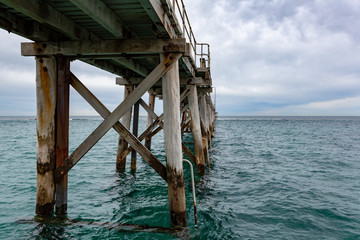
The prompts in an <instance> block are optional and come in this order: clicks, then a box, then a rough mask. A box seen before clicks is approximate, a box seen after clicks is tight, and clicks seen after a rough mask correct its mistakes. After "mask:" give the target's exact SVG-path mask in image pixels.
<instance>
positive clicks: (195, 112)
mask: <svg viewBox="0 0 360 240" xmlns="http://www.w3.org/2000/svg"><path fill="white" fill-rule="evenodd" d="M189 89H190V93H189V96H188V102H189V109H190V117H191V130H192V135H193V139H194V147H195V156H196V167H197V171H198V173H199V174H200V175H204V173H205V157H204V151H203V145H202V135H201V127H200V114H199V104H198V96H197V89H196V86H195V85H190V86H189Z"/></svg>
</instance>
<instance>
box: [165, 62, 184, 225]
mask: <svg viewBox="0 0 360 240" xmlns="http://www.w3.org/2000/svg"><path fill="white" fill-rule="evenodd" d="M162 89H163V90H162V92H163V108H164V138H165V151H166V171H167V180H168V194H169V208H170V223H171V226H172V227H185V226H186V204H185V203H186V202H185V186H184V173H183V160H182V159H183V156H182V145H181V129H180V79H179V63H178V62H176V63H175V64H174V65H173V67H172V68H171V69H169V71H168V72H167V73H165V74H164V76H163V78H162Z"/></svg>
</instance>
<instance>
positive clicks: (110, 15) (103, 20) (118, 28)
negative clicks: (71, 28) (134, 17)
mask: <svg viewBox="0 0 360 240" xmlns="http://www.w3.org/2000/svg"><path fill="white" fill-rule="evenodd" d="M70 2H72V3H73V4H75V5H76V6H77V7H78V8H80V9H81V10H82V11H84V12H85V13H87V14H88V15H89V16H91V17H92V18H94V19H95V20H96V21H97V22H98V23H100V24H101V25H102V26H103V27H104V28H105V29H106V30H108V31H109V32H111V33H112V34H113V35H114V36H115V37H116V38H126V37H127V36H128V35H129V31H128V29H126V27H125V25H124V24H123V23H122V21H121V19H120V17H119V16H118V15H117V14H116V13H115V12H114V11H113V10H111V9H109V8H108V7H107V6H106V5H105V3H104V2H103V1H98V0H70Z"/></svg>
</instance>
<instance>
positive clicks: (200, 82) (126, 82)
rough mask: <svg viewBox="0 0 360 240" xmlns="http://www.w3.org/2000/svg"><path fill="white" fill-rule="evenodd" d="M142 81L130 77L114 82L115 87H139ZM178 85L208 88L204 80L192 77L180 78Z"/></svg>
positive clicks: (120, 78) (158, 84) (159, 83)
mask: <svg viewBox="0 0 360 240" xmlns="http://www.w3.org/2000/svg"><path fill="white" fill-rule="evenodd" d="M143 80H144V78H135V77H132V78H129V79H125V78H122V77H117V78H116V80H115V81H116V84H117V85H139V84H140V83H141V82H142V81H143ZM180 85H197V86H209V85H210V84H208V83H207V82H206V80H204V79H202V78H201V77H194V78H181V79H180ZM154 86H156V87H158V86H161V81H158V82H157V83H155V85H154Z"/></svg>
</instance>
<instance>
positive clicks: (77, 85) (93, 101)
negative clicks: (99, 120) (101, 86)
mask: <svg viewBox="0 0 360 240" xmlns="http://www.w3.org/2000/svg"><path fill="white" fill-rule="evenodd" d="M70 84H71V85H72V86H73V88H74V89H75V90H76V91H77V92H78V93H79V94H80V95H81V96H82V97H83V98H84V99H85V100H86V101H88V103H89V104H90V105H91V106H92V107H93V108H94V109H95V110H96V111H97V112H98V113H99V114H100V115H101V116H102V117H104V118H106V117H107V116H109V115H110V114H111V113H110V111H109V110H108V109H107V108H106V107H105V106H104V105H103V104H102V103H101V102H100V101H99V100H98V99H97V98H96V97H95V96H94V95H93V94H92V93H91V92H90V91H89V90H88V89H87V88H86V87H85V86H84V85H83V84H82V83H81V82H80V80H79V79H77V78H76V77H75V76H74V75H73V74H72V76H71V79H70ZM113 128H114V129H115V130H116V131H117V132H118V133H119V134H121V135H122V136H123V137H124V138H125V140H126V141H127V142H128V143H130V144H131V145H132V146H134V148H135V149H136V151H137V152H139V154H140V155H141V156H142V157H143V158H144V160H145V161H146V162H147V163H149V165H150V166H151V167H153V168H154V169H155V171H156V172H158V173H159V175H160V176H161V177H162V178H164V180H165V181H166V168H165V167H164V166H163V165H162V163H161V162H160V161H159V160H158V159H157V158H156V157H155V156H154V155H153V154H152V153H151V152H150V151H149V150H147V148H145V147H144V146H143V145H142V144H141V142H140V141H139V140H138V139H137V138H136V137H135V136H134V135H132V134H131V133H130V132H129V131H128V130H127V129H126V128H125V127H124V126H123V125H122V124H121V123H120V122H117V123H115V125H114V126H113Z"/></svg>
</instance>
